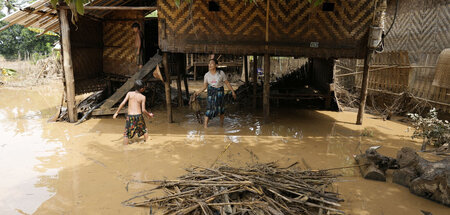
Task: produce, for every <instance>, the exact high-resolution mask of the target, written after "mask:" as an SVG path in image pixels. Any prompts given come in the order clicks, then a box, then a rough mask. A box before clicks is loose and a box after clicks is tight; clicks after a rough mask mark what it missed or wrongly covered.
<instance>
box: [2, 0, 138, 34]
mask: <svg viewBox="0 0 450 215" xmlns="http://www.w3.org/2000/svg"><path fill="white" fill-rule="evenodd" d="M135 2H137V0H121V1H117V0H96V1H93V2H90V3H89V4H87V5H86V6H122V5H127V4H131V3H135ZM111 12H112V10H89V11H86V13H85V15H86V16H91V17H94V18H103V17H104V16H106V15H107V14H109V13H111ZM1 21H6V22H8V23H9V24H8V25H6V26H4V27H2V28H1V29H0V32H1V31H3V30H5V29H7V28H9V27H11V26H12V25H14V24H18V25H23V26H25V27H32V28H38V29H42V30H43V32H42V33H41V34H44V33H46V32H48V31H52V32H55V33H58V32H59V20H58V15H57V11H56V9H54V8H53V6H52V5H51V3H50V0H39V1H36V2H34V3H32V4H30V5H28V6H26V7H25V8H22V9H20V10H19V11H16V12H14V13H13V14H11V15H9V16H6V17H4V18H3V19H1Z"/></svg>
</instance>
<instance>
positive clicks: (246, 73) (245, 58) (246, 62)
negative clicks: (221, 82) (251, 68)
mask: <svg viewBox="0 0 450 215" xmlns="http://www.w3.org/2000/svg"><path fill="white" fill-rule="evenodd" d="M244 75H245V79H244V80H245V83H246V84H248V60H247V55H244Z"/></svg>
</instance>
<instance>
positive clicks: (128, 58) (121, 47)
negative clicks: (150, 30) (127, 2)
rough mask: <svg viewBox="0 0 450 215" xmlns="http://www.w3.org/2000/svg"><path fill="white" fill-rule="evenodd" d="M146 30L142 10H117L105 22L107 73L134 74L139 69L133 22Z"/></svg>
mask: <svg viewBox="0 0 450 215" xmlns="http://www.w3.org/2000/svg"><path fill="white" fill-rule="evenodd" d="M135 22H137V23H139V24H140V26H141V30H142V31H144V29H143V27H144V25H143V24H144V14H143V12H141V11H115V12H112V13H111V14H109V15H107V16H106V17H105V21H104V22H103V43H104V49H103V69H104V72H105V73H111V74H116V75H121V76H132V75H133V74H134V73H136V72H137V71H138V67H137V65H136V58H135V53H136V50H135V48H134V38H135V36H134V32H133V30H132V28H131V25H132V24H133V23H135Z"/></svg>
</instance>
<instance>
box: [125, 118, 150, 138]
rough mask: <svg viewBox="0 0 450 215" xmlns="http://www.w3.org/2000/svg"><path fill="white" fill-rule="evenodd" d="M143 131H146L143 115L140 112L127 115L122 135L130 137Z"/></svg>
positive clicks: (143, 132)
mask: <svg viewBox="0 0 450 215" xmlns="http://www.w3.org/2000/svg"><path fill="white" fill-rule="evenodd" d="M145 133H147V126H146V125H145V121H144V116H142V114H137V115H128V116H127V122H126V124H125V133H124V134H123V136H124V137H128V139H131V138H133V137H134V135H136V134H137V135H138V137H140V136H142V135H144V134H145Z"/></svg>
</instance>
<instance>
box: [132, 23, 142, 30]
mask: <svg viewBox="0 0 450 215" xmlns="http://www.w3.org/2000/svg"><path fill="white" fill-rule="evenodd" d="M131 28H138V29H141V26H140V25H139V23H137V22H135V23H133V25H131Z"/></svg>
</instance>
